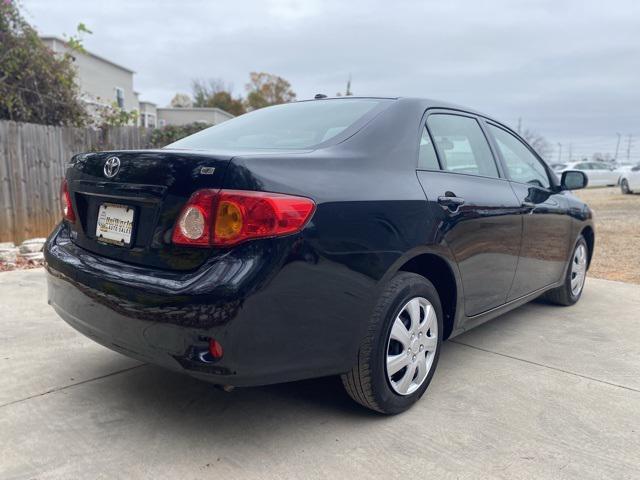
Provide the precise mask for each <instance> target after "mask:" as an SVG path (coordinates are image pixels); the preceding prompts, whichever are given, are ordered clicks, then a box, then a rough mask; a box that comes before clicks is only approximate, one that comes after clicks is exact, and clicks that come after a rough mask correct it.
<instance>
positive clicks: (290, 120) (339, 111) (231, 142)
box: [166, 98, 390, 150]
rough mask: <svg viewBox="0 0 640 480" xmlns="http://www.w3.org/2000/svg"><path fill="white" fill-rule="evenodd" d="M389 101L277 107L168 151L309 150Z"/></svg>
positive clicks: (188, 139)
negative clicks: (176, 149)
mask: <svg viewBox="0 0 640 480" xmlns="http://www.w3.org/2000/svg"><path fill="white" fill-rule="evenodd" d="M389 101H390V100H388V99H379V98H352V99H341V100H316V101H308V102H298V103H286V104H283V105H276V106H273V107H268V108H262V109H260V110H255V111H253V112H250V113H246V114H244V115H240V116H239V117H236V118H234V119H232V120H228V121H226V122H224V123H221V124H218V125H215V126H213V127H210V128H207V129H206V130H202V131H201V132H198V133H195V134H193V135H190V136H188V137H185V138H183V139H181V140H178V141H177V142H174V143H172V144H170V145H167V147H166V148H178V149H195V150H212V149H236V148H247V149H283V148H284V149H287V148H291V149H298V148H309V147H311V146H314V145H317V144H319V143H322V142H325V141H327V140H329V139H331V138H333V137H335V136H336V135H338V134H340V133H341V132H343V131H344V130H346V129H347V128H349V127H350V126H352V125H354V124H355V123H356V122H357V121H358V120H360V119H363V117H365V116H366V115H367V114H368V113H370V112H372V111H373V110H374V109H375V108H376V107H379V106H381V105H382V104H384V103H387V102H389Z"/></svg>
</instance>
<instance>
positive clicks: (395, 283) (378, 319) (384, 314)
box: [341, 272, 443, 415]
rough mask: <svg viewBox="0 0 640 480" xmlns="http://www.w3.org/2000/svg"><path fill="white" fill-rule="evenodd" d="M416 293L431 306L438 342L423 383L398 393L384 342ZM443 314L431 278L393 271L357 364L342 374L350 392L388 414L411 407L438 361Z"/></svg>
mask: <svg viewBox="0 0 640 480" xmlns="http://www.w3.org/2000/svg"><path fill="white" fill-rule="evenodd" d="M415 297H424V298H426V299H427V300H428V301H429V302H430V303H431V305H432V306H433V309H434V312H435V314H436V317H437V323H438V338H437V346H436V349H435V353H434V354H433V355H434V357H433V362H432V364H431V369H430V371H429V372H428V374H427V377H426V378H425V380H424V382H423V383H422V385H421V386H420V387H419V388H418V389H417V390H416V391H415V392H413V393H411V394H409V395H400V394H398V393H396V392H395V391H394V390H393V389H392V387H391V385H390V384H389V380H388V379H387V372H386V359H387V345H388V339H389V335H390V333H391V327H392V325H393V322H394V321H395V319H396V317H397V316H398V315H399V313H400V311H401V309H402V308H403V307H404V306H405V305H406V303H407V302H408V301H409V300H411V299H412V298H415ZM442 318H443V317H442V306H441V304H440V297H439V296H438V292H437V291H436V289H435V287H434V286H433V285H432V284H431V282H429V281H428V280H427V279H425V278H424V277H422V276H420V275H416V274H415V273H408V272H400V273H398V274H396V275H395V276H394V277H393V278H392V279H391V281H390V282H389V283H388V285H387V286H386V288H385V289H384V291H383V292H382V294H381V295H380V298H379V299H378V303H377V305H376V307H375V309H374V311H373V314H372V315H371V318H370V321H369V326H368V330H367V332H366V334H365V337H364V339H363V340H362V343H361V345H360V351H359V353H358V362H357V364H356V365H355V366H354V367H353V368H352V369H351V371H349V372H348V373H345V374H343V375H342V377H341V378H342V383H343V385H344V388H345V389H346V391H347V393H348V394H349V396H350V397H351V398H353V399H354V400H355V401H356V402H358V403H359V404H361V405H363V406H365V407H367V408H370V409H372V410H375V411H377V412H380V413H384V414H388V415H394V414H397V413H401V412H403V411H405V410H407V409H408V408H409V407H411V406H412V405H413V404H414V403H415V402H416V401H418V400H419V399H420V397H422V395H423V394H424V392H425V391H426V389H427V387H428V386H429V383H430V382H431V379H432V377H433V374H434V372H435V370H436V367H437V365H438V358H439V356H440V347H441V345H442Z"/></svg>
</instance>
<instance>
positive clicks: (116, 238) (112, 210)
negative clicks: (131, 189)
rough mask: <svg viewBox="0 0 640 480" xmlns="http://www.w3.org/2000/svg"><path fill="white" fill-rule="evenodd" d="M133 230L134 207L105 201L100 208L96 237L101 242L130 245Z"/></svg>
mask: <svg viewBox="0 0 640 480" xmlns="http://www.w3.org/2000/svg"><path fill="white" fill-rule="evenodd" d="M132 231H133V208H132V207H128V206H126V205H117V204H115V203H103V204H101V205H100V210H98V222H97V224H96V238H97V239H98V241H100V242H106V243H111V244H114V245H121V246H128V245H129V244H131V232H132Z"/></svg>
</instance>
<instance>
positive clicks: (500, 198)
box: [418, 110, 522, 316]
mask: <svg viewBox="0 0 640 480" xmlns="http://www.w3.org/2000/svg"><path fill="white" fill-rule="evenodd" d="M426 127H427V128H425V129H424V130H423V132H422V140H421V145H420V155H419V165H418V178H419V180H420V183H421V184H422V188H423V189H424V191H425V194H426V196H427V198H428V200H429V206H430V209H431V211H432V212H431V213H432V217H433V218H434V220H435V222H436V223H437V225H438V239H437V241H439V242H441V243H444V244H446V245H447V246H448V247H449V249H450V250H451V252H452V253H453V255H454V257H455V260H456V262H457V264H458V267H459V269H460V275H461V280H462V285H463V289H464V299H465V313H466V315H467V316H472V315H476V314H479V313H482V312H484V311H487V310H490V309H491V308H494V307H497V306H499V305H502V304H504V303H505V302H506V299H507V293H508V292H509V289H510V287H511V283H512V281H513V278H514V275H515V271H516V265H517V261H518V253H519V249H520V241H521V231H522V223H521V218H520V202H519V201H518V199H517V198H516V196H515V194H514V192H513V190H512V189H511V187H510V185H509V182H508V181H507V180H506V179H505V178H502V174H501V171H500V168H499V166H498V164H497V162H496V161H495V159H494V157H493V154H492V151H491V148H490V146H489V143H488V142H487V139H486V136H485V134H484V132H483V130H482V128H481V126H480V123H479V122H478V120H477V119H476V118H475V117H474V116H473V115H468V114H465V113H460V112H455V113H454V112H450V111H446V110H445V111H443V110H437V111H433V112H430V113H429V115H428V116H427V118H426ZM434 145H435V149H434ZM436 151H437V154H436Z"/></svg>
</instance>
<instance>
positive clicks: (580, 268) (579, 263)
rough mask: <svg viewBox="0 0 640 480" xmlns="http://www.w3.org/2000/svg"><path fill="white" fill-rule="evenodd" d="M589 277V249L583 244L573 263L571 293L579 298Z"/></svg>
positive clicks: (579, 246)
mask: <svg viewBox="0 0 640 480" xmlns="http://www.w3.org/2000/svg"><path fill="white" fill-rule="evenodd" d="M586 275H587V249H586V248H585V246H584V245H583V244H580V245H578V248H576V251H575V253H574V254H573V261H572V262H571V293H572V294H573V296H574V297H575V296H577V295H578V294H579V293H580V292H581V291H582V287H583V286H584V280H585V277H586Z"/></svg>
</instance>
